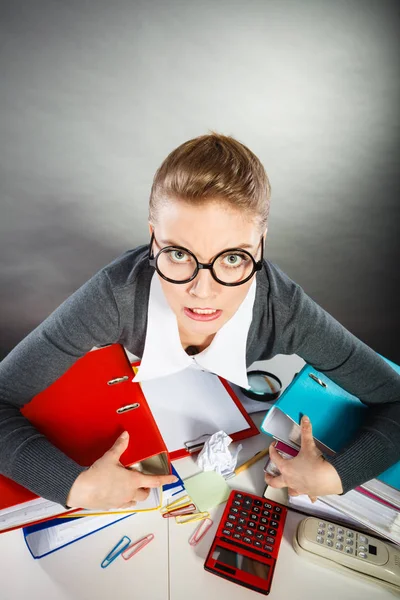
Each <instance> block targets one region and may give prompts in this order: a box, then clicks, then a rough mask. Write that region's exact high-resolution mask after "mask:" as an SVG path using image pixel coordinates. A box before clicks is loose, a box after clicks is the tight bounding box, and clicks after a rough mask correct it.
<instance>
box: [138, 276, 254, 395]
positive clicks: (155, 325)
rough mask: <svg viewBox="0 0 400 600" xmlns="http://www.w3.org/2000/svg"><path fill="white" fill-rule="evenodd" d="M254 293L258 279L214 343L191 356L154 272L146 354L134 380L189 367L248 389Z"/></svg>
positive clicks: (145, 379) (152, 377)
mask: <svg viewBox="0 0 400 600" xmlns="http://www.w3.org/2000/svg"><path fill="white" fill-rule="evenodd" d="M255 296H256V278H254V280H253V282H252V284H251V286H250V288H249V290H248V292H247V295H246V297H245V299H244V300H243V302H242V304H241V305H240V306H239V308H238V310H237V311H236V313H235V314H234V315H233V317H231V318H230V319H229V321H227V322H226V323H225V324H224V325H223V326H222V327H221V329H220V330H219V331H217V333H216V334H215V336H214V339H213V341H212V342H211V344H210V345H209V346H208V347H207V348H205V350H203V351H202V352H200V353H199V354H196V355H195V356H189V355H188V354H186V352H185V350H184V349H183V347H182V343H181V340H180V337H179V330H178V323H177V320H176V316H175V314H174V312H173V311H172V309H171V307H170V306H169V304H168V302H167V299H166V298H165V296H164V292H163V290H162V287H161V283H160V280H159V277H158V275H157V274H156V273H154V275H153V278H152V280H151V285H150V296H149V306H148V314H147V332H146V341H145V347H144V352H143V357H142V360H141V364H140V367H139V371H138V373H137V374H136V375H135V377H134V378H133V380H132V381H134V382H139V381H148V380H149V379H156V378H157V377H165V376H166V375H172V374H173V373H178V372H179V371H182V370H183V369H186V368H195V369H201V370H206V371H210V372H211V373H215V374H216V375H219V376H221V377H223V378H224V379H226V380H227V381H230V382H231V383H235V384H236V385H239V386H241V387H244V388H249V384H248V381H247V370H246V344H247V335H248V332H249V328H250V324H251V321H252V318H253V305H254V299H255Z"/></svg>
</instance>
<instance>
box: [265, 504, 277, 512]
mask: <svg viewBox="0 0 400 600" xmlns="http://www.w3.org/2000/svg"><path fill="white" fill-rule="evenodd" d="M264 508H272V504H268V502H264ZM278 512H279V511H278Z"/></svg>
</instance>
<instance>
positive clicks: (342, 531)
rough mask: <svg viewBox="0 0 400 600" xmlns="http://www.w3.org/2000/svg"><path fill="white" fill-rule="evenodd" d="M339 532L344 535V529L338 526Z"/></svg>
mask: <svg viewBox="0 0 400 600" xmlns="http://www.w3.org/2000/svg"><path fill="white" fill-rule="evenodd" d="M337 532H338V534H339V535H342V534H343V533H344V529H342V528H341V527H338V528H337Z"/></svg>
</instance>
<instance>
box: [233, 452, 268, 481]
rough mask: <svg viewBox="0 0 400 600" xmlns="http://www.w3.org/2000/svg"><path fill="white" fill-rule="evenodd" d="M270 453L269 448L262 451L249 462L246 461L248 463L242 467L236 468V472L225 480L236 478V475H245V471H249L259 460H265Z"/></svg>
mask: <svg viewBox="0 0 400 600" xmlns="http://www.w3.org/2000/svg"><path fill="white" fill-rule="evenodd" d="M268 452H269V448H264V450H260V451H259V452H257V453H256V454H255V455H254V456H253V457H252V458H250V459H249V460H246V462H244V463H242V464H241V465H239V466H238V467H236V469H235V470H234V472H233V473H231V474H230V475H228V476H226V477H225V479H231V477H234V476H235V475H240V473H243V471H246V469H249V468H250V467H251V466H252V465H254V464H255V463H256V462H258V461H259V460H261V459H262V458H264V456H267V454H268Z"/></svg>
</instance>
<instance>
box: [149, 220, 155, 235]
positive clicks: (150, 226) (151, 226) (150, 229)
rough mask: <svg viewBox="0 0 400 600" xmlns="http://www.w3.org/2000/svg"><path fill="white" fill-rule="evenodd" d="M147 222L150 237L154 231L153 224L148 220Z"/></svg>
mask: <svg viewBox="0 0 400 600" xmlns="http://www.w3.org/2000/svg"><path fill="white" fill-rule="evenodd" d="M148 224H149V233H150V237H151V236H152V235H153V232H154V225H153V223H150V221H149V223H148Z"/></svg>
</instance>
